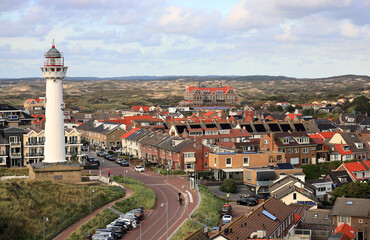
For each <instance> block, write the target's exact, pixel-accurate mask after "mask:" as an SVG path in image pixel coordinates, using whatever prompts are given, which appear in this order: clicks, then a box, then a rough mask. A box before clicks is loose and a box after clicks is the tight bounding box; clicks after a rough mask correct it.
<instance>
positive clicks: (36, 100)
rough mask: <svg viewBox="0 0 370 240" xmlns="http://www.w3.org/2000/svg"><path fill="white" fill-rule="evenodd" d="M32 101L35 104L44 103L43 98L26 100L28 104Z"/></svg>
mask: <svg viewBox="0 0 370 240" xmlns="http://www.w3.org/2000/svg"><path fill="white" fill-rule="evenodd" d="M32 100H34V101H35V102H37V103H40V102H45V98H35V99H32V98H29V99H27V100H26V102H28V103H30V102H32Z"/></svg>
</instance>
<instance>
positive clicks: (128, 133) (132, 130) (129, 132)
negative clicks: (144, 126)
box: [121, 128, 140, 138]
mask: <svg viewBox="0 0 370 240" xmlns="http://www.w3.org/2000/svg"><path fill="white" fill-rule="evenodd" d="M139 129H140V128H133V129H131V130H130V131H128V132H127V133H125V134H123V135H122V136H121V138H127V137H128V136H130V135H131V134H133V133H134V132H136V131H137V130H139Z"/></svg>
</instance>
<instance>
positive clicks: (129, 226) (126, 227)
mask: <svg viewBox="0 0 370 240" xmlns="http://www.w3.org/2000/svg"><path fill="white" fill-rule="evenodd" d="M110 225H112V226H120V227H122V228H123V229H125V231H127V230H130V229H132V228H133V227H132V225H131V224H127V223H126V222H124V221H118V220H117V219H116V220H114V221H113V222H111V223H110Z"/></svg>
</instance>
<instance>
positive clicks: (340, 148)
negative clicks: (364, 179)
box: [335, 144, 353, 155]
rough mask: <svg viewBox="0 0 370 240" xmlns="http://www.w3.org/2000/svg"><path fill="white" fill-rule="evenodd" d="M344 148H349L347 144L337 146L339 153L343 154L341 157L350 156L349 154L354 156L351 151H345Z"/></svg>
mask: <svg viewBox="0 0 370 240" xmlns="http://www.w3.org/2000/svg"><path fill="white" fill-rule="evenodd" d="M343 146H348V145H346V144H335V147H336V148H337V150H338V152H339V153H340V154H341V155H348V154H353V152H352V151H351V150H347V151H345V150H344V149H343Z"/></svg>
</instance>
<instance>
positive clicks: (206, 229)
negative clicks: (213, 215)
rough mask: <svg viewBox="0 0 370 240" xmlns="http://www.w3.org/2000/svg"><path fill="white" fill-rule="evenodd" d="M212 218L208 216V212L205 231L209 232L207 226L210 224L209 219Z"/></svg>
mask: <svg viewBox="0 0 370 240" xmlns="http://www.w3.org/2000/svg"><path fill="white" fill-rule="evenodd" d="M209 219H210V218H209V217H208V214H207V218H206V227H205V231H206V232H208V227H207V225H208V220H209Z"/></svg>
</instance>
